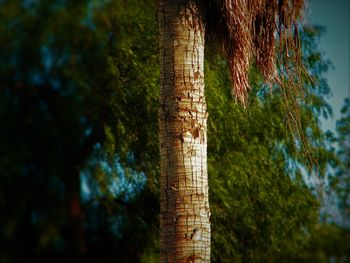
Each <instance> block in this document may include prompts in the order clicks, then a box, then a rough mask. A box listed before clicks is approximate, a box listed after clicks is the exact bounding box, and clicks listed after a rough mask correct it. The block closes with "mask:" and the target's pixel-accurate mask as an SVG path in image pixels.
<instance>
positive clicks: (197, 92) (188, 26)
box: [159, 0, 210, 262]
mask: <svg viewBox="0 0 350 263" xmlns="http://www.w3.org/2000/svg"><path fill="white" fill-rule="evenodd" d="M159 26H160V48H161V51H160V52H161V54H160V59H161V61H160V62H161V101H160V103H161V105H160V110H159V121H160V151H161V152H160V153H161V197H160V198H161V201H160V202H161V212H160V232H161V233H160V249H161V251H160V257H161V262H210V222H209V217H210V211H209V201H208V175H207V135H206V133H207V112H206V102H205V95H204V18H203V15H202V13H201V9H200V7H199V6H198V4H196V3H195V1H185V0H178V1H175V0H160V3H159Z"/></svg>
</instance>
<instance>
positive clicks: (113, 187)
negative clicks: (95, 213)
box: [80, 144, 147, 202]
mask: <svg viewBox="0 0 350 263" xmlns="http://www.w3.org/2000/svg"><path fill="white" fill-rule="evenodd" d="M95 151H97V152H100V154H98V155H97V156H95V157H94V158H93V159H92V160H91V161H90V166H92V167H96V166H98V167H100V168H101V170H102V171H103V173H104V174H105V178H106V184H107V190H108V193H103V192H102V191H101V190H100V188H99V187H98V185H97V183H96V182H95V181H94V179H93V178H92V176H93V175H92V174H91V170H90V169H89V168H87V169H85V170H83V171H82V172H81V173H80V178H81V198H82V200H83V201H85V202H86V201H89V200H90V199H91V198H92V197H93V196H92V195H94V194H95V195H96V194H97V195H98V196H99V197H100V196H103V195H104V194H107V195H112V196H113V197H115V198H123V199H124V200H125V201H130V200H132V199H133V198H135V197H136V195H137V194H138V193H140V192H141V191H142V189H143V188H144V186H145V184H146V181H147V178H146V175H145V174H144V173H143V172H136V171H134V170H132V169H130V168H126V167H123V166H122V164H121V163H120V161H119V158H118V156H115V158H114V160H113V162H112V163H111V162H110V161H108V159H107V156H106V154H104V153H102V154H101V151H102V149H101V146H100V145H99V144H97V145H96V147H95Z"/></svg>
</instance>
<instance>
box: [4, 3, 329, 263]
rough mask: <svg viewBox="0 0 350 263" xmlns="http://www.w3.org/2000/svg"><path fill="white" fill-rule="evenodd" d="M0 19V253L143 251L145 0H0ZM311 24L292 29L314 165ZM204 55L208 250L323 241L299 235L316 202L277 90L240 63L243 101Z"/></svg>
mask: <svg viewBox="0 0 350 263" xmlns="http://www.w3.org/2000/svg"><path fill="white" fill-rule="evenodd" d="M0 19H1V23H0V31H1V35H0V44H1V46H2V50H1V53H0V71H1V73H0V79H1V84H0V89H1V90H0V121H1V123H2V125H3V127H4V128H3V129H0V139H1V142H0V154H1V155H0V174H1V177H0V210H1V211H6V213H1V214H2V215H1V217H0V224H1V231H0V242H1V245H0V261H1V262H28V261H33V262H61V261H63V260H68V261H69V260H71V261H72V260H73V261H74V262H79V261H81V262H82V261H84V260H85V261H86V260H89V261H96V262H157V261H158V231H159V230H158V213H159V208H158V207H159V200H158V196H159V183H158V177H159V153H158V133H157V131H158V123H157V112H158V93H159V87H158V85H159V63H158V44H157V43H158V42H157V21H156V7H155V6H154V2H153V1H142V2H140V1H136V0H135V1H127V3H126V1H92V0H80V1H60V0H55V1H19V0H17V1H0ZM316 29H317V28H316ZM316 29H311V28H307V29H305V31H304V34H305V35H303V38H302V41H303V43H305V46H306V48H305V52H306V53H305V55H304V57H305V58H304V59H305V63H307V68H308V69H309V70H310V74H312V76H313V78H314V83H315V87H314V88H311V87H310V86H306V85H305V89H306V91H307V92H306V94H307V95H306V98H305V100H303V101H302V102H300V103H301V105H302V111H301V112H300V117H301V121H302V127H303V130H304V133H305V136H307V137H308V139H309V141H310V147H309V151H311V152H313V155H312V156H313V158H315V160H317V162H318V164H319V167H320V168H321V169H320V174H319V176H320V177H322V175H323V174H324V171H325V167H326V161H327V160H328V159H329V158H330V157H331V155H330V153H329V151H328V149H327V148H326V147H325V145H324V144H323V141H324V138H325V135H324V134H323V132H322V131H321V130H320V128H319V123H318V116H319V114H324V112H326V113H327V114H329V106H328V105H327V104H326V103H325V101H324V96H326V95H327V94H328V92H329V89H328V86H327V85H326V82H325V81H324V78H323V73H324V72H325V71H326V70H327V68H328V65H329V64H328V62H324V61H323V60H322V57H321V56H320V54H319V53H317V51H316V50H315V38H316V37H317V36H318V33H317V30H316ZM308 30H309V31H308ZM207 55H209V56H208V59H207V61H206V88H207V101H208V110H209V124H208V125H209V127H208V153H209V156H208V161H209V181H210V182H209V183H210V184H209V185H210V202H211V207H212V261H213V262H291V261H288V260H289V259H292V258H295V255H296V254H297V253H299V252H301V251H305V250H303V248H305V249H307V248H308V246H311V245H310V244H311V243H310V244H309V245H306V243H307V242H308V240H309V239H311V240H315V244H316V245H315V246H318V247H323V245H322V246H321V245H319V244H318V243H317V242H318V241H317V240H318V238H319V236H320V235H318V234H317V233H318V232H315V233H316V234H312V233H313V232H312V231H313V226H314V225H315V222H316V221H317V217H318V201H317V198H316V197H315V196H314V195H313V194H312V191H311V190H310V189H309V188H308V186H307V185H306V184H305V180H304V177H305V174H306V172H305V171H306V169H305V168H304V167H307V165H308V162H307V161H306V159H305V158H304V157H305V156H307V153H306V152H305V151H306V150H305V149H303V148H301V147H299V146H298V145H300V142H298V139H296V138H298V137H297V136H296V134H293V133H290V131H289V130H288V129H287V126H288V125H287V124H288V123H287V121H288V116H287V115H286V114H288V108H287V107H286V104H285V103H284V101H283V100H282V99H281V98H282V94H280V93H278V92H275V90H274V89H273V92H272V93H270V92H269V90H268V88H267V87H263V88H259V87H260V84H261V83H260V82H261V76H259V75H258V74H256V72H255V71H254V70H252V72H251V76H250V79H251V82H252V86H253V87H254V88H255V89H254V91H253V93H252V96H251V99H250V102H249V108H247V109H246V110H244V109H243V108H242V107H241V106H239V105H238V104H237V103H235V102H234V101H233V100H232V96H231V93H230V88H229V87H230V83H229V80H228V77H227V76H228V74H227V68H226V64H225V63H224V62H223V60H222V59H221V58H220V57H216V55H213V54H212V53H210V51H209V50H208V52H207ZM296 142H297V143H296ZM312 169H313V168H312ZM312 169H310V170H312ZM75 194H78V195H80V196H81V198H80V201H81V202H80V206H81V211H82V212H80V213H79V214H81V216H82V217H80V219H79V220H78V223H77V224H76V222H71V221H72V219H71V212H70V204H71V201H72V200H73V197H74V195H75ZM76 225H78V227H77V228H74V227H73V226H76ZM79 229H80V230H81V232H79V231H80V230H79ZM72 233H73V234H74V233H77V234H79V233H83V234H82V235H81V236H80V238H77V236H76V235H75V234H74V235H73V234H72ZM327 233H328V232H327ZM81 241H83V242H85V244H86V249H85V250H84V251H80V252H79V249H78V248H77V244H75V243H79V242H81ZM316 241H317V242H316ZM320 249H321V250H322V249H323V248H320ZM303 253H304V252H303ZM305 253H308V252H305ZM305 255H306V254H305ZM327 255H328V254H327ZM305 257H306V256H305Z"/></svg>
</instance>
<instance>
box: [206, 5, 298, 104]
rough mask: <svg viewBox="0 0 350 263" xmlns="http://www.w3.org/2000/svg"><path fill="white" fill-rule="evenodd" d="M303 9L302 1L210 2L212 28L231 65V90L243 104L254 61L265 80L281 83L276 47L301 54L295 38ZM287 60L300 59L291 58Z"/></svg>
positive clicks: (290, 54) (210, 24)
mask: <svg viewBox="0 0 350 263" xmlns="http://www.w3.org/2000/svg"><path fill="white" fill-rule="evenodd" d="M303 8H304V1H303V0H220V1H216V3H213V4H211V5H209V10H208V12H207V14H208V24H209V26H210V27H211V30H209V31H211V32H212V34H214V35H216V36H214V37H215V38H217V39H218V40H219V41H220V42H221V43H222V50H223V51H224V54H225V56H226V57H227V59H228V62H229V66H230V72H231V80H232V92H233V94H234V96H235V98H236V99H237V100H238V101H240V102H241V103H242V104H243V105H246V104H247V97H248V91H249V89H250V86H249V79H248V73H249V68H250V66H251V64H252V63H254V62H255V63H256V66H257V68H258V69H259V70H260V72H261V73H262V75H263V76H264V79H265V81H266V82H268V83H273V82H279V76H278V73H277V72H278V70H277V66H276V60H277V58H276V47H277V46H279V47H283V48H284V50H283V51H284V52H287V53H284V54H288V56H293V55H295V54H298V53H299V51H298V49H299V48H300V46H299V45H298V44H296V42H295V41H294V40H295V38H297V35H298V32H297V22H298V20H299V19H301V17H302V11H303ZM213 16H214V17H213ZM214 21H215V22H214ZM218 21H219V23H218ZM291 44H292V45H291ZM289 49H292V51H293V52H289ZM284 62H286V63H287V64H290V63H291V62H292V63H297V62H298V61H297V59H296V58H295V57H294V58H292V57H291V59H289V60H288V61H286V60H284Z"/></svg>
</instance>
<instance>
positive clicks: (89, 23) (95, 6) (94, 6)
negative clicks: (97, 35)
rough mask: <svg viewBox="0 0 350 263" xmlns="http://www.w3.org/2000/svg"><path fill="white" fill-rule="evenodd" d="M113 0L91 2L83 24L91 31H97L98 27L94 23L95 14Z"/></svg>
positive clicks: (91, 0) (93, 0)
mask: <svg viewBox="0 0 350 263" xmlns="http://www.w3.org/2000/svg"><path fill="white" fill-rule="evenodd" d="M110 1H111V0H90V1H89V2H88V4H87V8H86V15H85V17H84V18H83V19H82V20H81V24H82V25H84V26H86V27H88V28H89V29H90V30H92V31H95V30H96V25H95V23H94V21H93V18H94V13H95V12H96V11H98V10H100V9H101V8H103V7H104V6H105V5H106V4H107V3H109V2H110Z"/></svg>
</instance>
